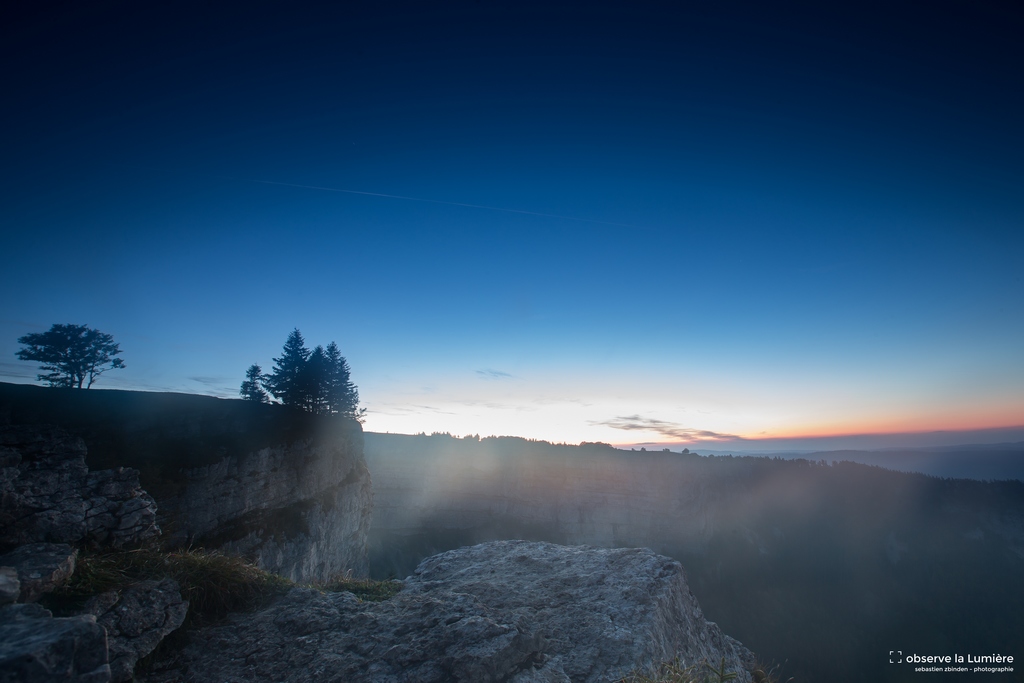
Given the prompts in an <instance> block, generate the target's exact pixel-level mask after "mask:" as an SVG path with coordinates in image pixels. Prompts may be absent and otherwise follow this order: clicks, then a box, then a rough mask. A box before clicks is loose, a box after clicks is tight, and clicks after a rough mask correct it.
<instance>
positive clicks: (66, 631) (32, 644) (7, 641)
mask: <svg viewBox="0 0 1024 683" xmlns="http://www.w3.org/2000/svg"><path fill="white" fill-rule="evenodd" d="M109 680H110V667H109V666H108V665H107V634H106V631H104V630H103V627H102V626H100V625H99V624H97V623H96V617H94V616H92V615H83V616H78V617H69V618H64V619H54V618H53V616H52V615H51V614H50V612H49V611H48V610H45V609H43V608H42V607H40V606H39V605H36V604H27V605H26V604H19V605H7V606H6V607H3V608H0V681H3V682H4V683H7V682H8V681H10V682H11V683H14V682H15V681H17V682H18V683H58V682H59V683H107V681H109Z"/></svg>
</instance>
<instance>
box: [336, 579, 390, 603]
mask: <svg viewBox="0 0 1024 683" xmlns="http://www.w3.org/2000/svg"><path fill="white" fill-rule="evenodd" d="M316 588H318V589H319V590H322V591H326V592H329V593H338V592H341V591H348V592H349V593H352V594H354V595H355V596H356V597H357V598H359V599H360V600H367V601H369V602H383V601H384V600H387V599H388V598H393V597H394V596H395V595H397V594H398V592H399V591H400V590H402V582H401V581H395V580H392V579H388V580H385V581H374V580H372V579H351V578H347V577H345V578H338V579H334V580H333V581H328V582H327V583H325V584H322V585H319V586H316Z"/></svg>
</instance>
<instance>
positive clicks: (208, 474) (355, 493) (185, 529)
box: [160, 430, 372, 581]
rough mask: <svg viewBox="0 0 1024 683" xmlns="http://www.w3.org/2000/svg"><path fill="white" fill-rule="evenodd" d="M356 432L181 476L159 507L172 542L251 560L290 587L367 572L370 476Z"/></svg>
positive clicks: (236, 458) (275, 448)
mask: <svg viewBox="0 0 1024 683" xmlns="http://www.w3.org/2000/svg"><path fill="white" fill-rule="evenodd" d="M361 453H362V434H361V433H360V432H359V431H356V430H350V431H347V432H340V433H336V434H334V435H333V437H319V438H307V439H301V440H298V441H293V442H290V443H287V444H281V445H276V446H271V447H267V448H262V449H260V450H258V451H254V452H251V453H246V454H244V455H233V456H228V457H226V458H224V459H223V460H220V461H218V462H215V463H212V464H210V465H205V466H203V467H196V468H190V469H185V470H183V472H182V477H183V481H182V486H181V493H180V494H177V495H174V496H171V497H168V498H164V499H162V500H161V501H160V505H161V511H162V516H164V517H165V518H166V519H167V520H168V522H167V526H168V527H169V528H170V529H171V538H172V539H175V540H177V541H179V542H193V543H197V544H201V545H207V546H211V545H212V546H215V547H219V548H221V549H223V550H224V551H226V552H230V553H233V554H239V555H244V556H246V557H251V558H253V559H255V560H256V562H257V564H259V566H260V567H262V568H264V569H267V570H269V571H272V572H275V573H277V574H281V575H282V576H286V577H288V578H290V579H292V580H294V581H325V580H327V579H329V578H331V577H334V576H337V575H338V574H341V573H345V572H351V573H352V574H353V575H354V576H365V575H366V573H367V569H368V567H367V558H366V536H367V533H368V531H369V525H370V515H369V511H370V509H371V506H372V494H371V489H370V476H369V472H368V471H367V468H366V463H365V461H364V460H363V459H362V457H360V455H361Z"/></svg>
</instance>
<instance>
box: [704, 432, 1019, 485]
mask: <svg viewBox="0 0 1024 683" xmlns="http://www.w3.org/2000/svg"><path fill="white" fill-rule="evenodd" d="M697 452H699V453H700V454H701V455H726V454H729V455H737V456H755V457H757V456H761V457H780V458H785V459H787V460H793V459H804V460H814V461H817V460H825V461H827V462H830V463H832V462H842V461H844V460H845V461H848V462H859V463H861V464H864V465H876V466H878V467H884V468H886V469H890V470H896V471H898V472H920V473H922V474H930V475H932V476H935V477H949V478H953V479H978V480H982V481H1001V480H1017V481H1024V441H1019V442H1015V443H995V444H963V445H956V446H929V447H925V448H886V449H878V450H853V449H846V450H835V451H772V452H766V453H756V452H751V453H744V452H738V451H718V450H705V449H697Z"/></svg>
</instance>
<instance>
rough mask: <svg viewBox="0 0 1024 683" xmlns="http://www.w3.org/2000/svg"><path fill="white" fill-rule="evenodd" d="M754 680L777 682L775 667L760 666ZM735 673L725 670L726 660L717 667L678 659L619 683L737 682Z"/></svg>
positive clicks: (638, 672) (637, 673)
mask: <svg viewBox="0 0 1024 683" xmlns="http://www.w3.org/2000/svg"><path fill="white" fill-rule="evenodd" d="M753 675H754V680H755V681H757V683H762V682H764V683H775V682H776V681H777V678H776V677H775V676H776V670H775V668H774V667H772V668H766V667H764V666H760V665H759V666H758V667H757V669H756V670H755V671H754V674H753ZM736 678H737V676H736V673H735V672H732V671H726V670H725V658H724V657H723V658H722V660H721V662H719V664H718V665H717V666H713V665H711V664H709V663H708V662H700V663H698V664H691V665H689V666H686V665H684V664H683V663H682V662H681V661H679V660H678V659H676V660H674V661H671V662H665V663H663V664H662V665H661V666H660V667H658V668H657V670H655V671H652V672H646V673H644V672H640V671H635V670H634V671H632V672H631V673H630V674H629V675H627V676H626V677H625V678H621V679H619V682H618V683H725V681H732V680H736Z"/></svg>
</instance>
